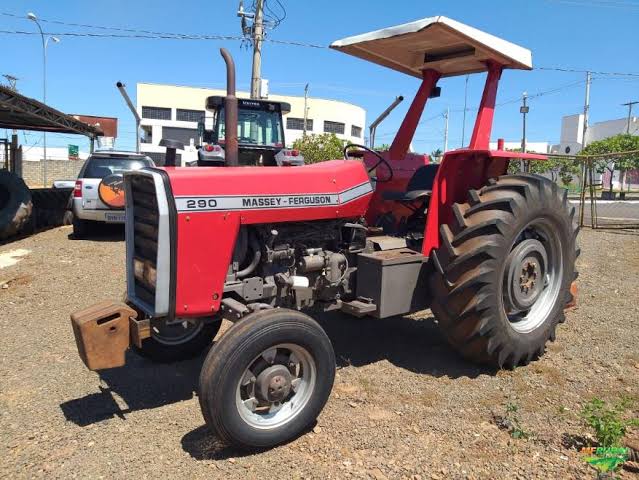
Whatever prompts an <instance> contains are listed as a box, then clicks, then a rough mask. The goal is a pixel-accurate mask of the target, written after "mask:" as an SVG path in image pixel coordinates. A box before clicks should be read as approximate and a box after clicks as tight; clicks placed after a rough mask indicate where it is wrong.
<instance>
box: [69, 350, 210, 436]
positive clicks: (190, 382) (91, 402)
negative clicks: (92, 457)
mask: <svg viewBox="0 0 639 480" xmlns="http://www.w3.org/2000/svg"><path fill="white" fill-rule="evenodd" d="M203 360H204V354H203V355H201V356H199V357H197V358H193V359H191V360H186V361H182V362H176V363H173V364H155V363H152V362H150V361H149V360H147V359H145V358H142V357H140V356H139V355H137V354H136V353H134V352H132V351H129V352H127V364H126V365H125V366H124V367H120V368H112V369H109V370H103V371H101V372H99V375H100V381H101V385H98V388H99V389H100V391H99V392H96V393H91V394H89V395H86V396H84V397H81V398H77V399H74V400H69V401H66V402H64V403H61V404H60V408H61V409H62V413H63V414H64V416H65V418H66V419H67V420H70V421H72V422H73V423H75V424H77V425H80V426H82V427H84V426H87V425H91V424H93V423H98V422H101V421H103V420H107V419H109V418H113V417H120V418H123V419H124V418H126V414H127V413H130V412H133V411H136V410H145V409H148V408H157V407H161V406H163V405H168V404H171V403H176V402H180V401H183V400H188V399H190V398H193V395H194V394H195V391H196V389H197V381H198V376H199V374H200V367H201V365H202V362H203ZM118 397H119V398H121V399H122V400H123V401H124V403H125V404H126V405H127V406H128V408H121V407H120V405H119V404H118Z"/></svg>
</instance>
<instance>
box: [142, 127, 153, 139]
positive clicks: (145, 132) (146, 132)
mask: <svg viewBox="0 0 639 480" xmlns="http://www.w3.org/2000/svg"><path fill="white" fill-rule="evenodd" d="M140 142H142V143H153V129H152V128H151V127H147V126H142V136H141V137H140Z"/></svg>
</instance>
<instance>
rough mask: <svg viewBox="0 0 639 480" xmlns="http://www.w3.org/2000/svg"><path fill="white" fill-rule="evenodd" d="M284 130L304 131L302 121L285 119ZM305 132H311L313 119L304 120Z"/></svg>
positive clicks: (290, 118)
mask: <svg viewBox="0 0 639 480" xmlns="http://www.w3.org/2000/svg"><path fill="white" fill-rule="evenodd" d="M286 128H287V129H288V130H304V119H303V118H293V117H288V118H287V119H286ZM306 130H309V131H313V119H312V118H307V119H306Z"/></svg>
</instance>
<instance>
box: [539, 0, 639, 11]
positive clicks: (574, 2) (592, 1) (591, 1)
mask: <svg viewBox="0 0 639 480" xmlns="http://www.w3.org/2000/svg"><path fill="white" fill-rule="evenodd" d="M548 1H554V2H555V3H563V4H565V5H571V6H574V7H612V8H625V9H631V10H632V9H637V8H639V3H634V2H627V1H620V0H618V1H615V0H612V1H605V0H548Z"/></svg>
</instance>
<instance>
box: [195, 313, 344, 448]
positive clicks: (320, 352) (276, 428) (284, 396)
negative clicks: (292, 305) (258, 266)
mask: <svg viewBox="0 0 639 480" xmlns="http://www.w3.org/2000/svg"><path fill="white" fill-rule="evenodd" d="M334 378H335V354H334V352H333V347H332V345H331V342H330V340H329V338H328V337H327V336H326V333H325V332H324V330H322V328H321V327H320V326H319V325H318V324H317V322H315V321H314V320H313V319H312V318H310V317H309V316H308V315H305V314H303V313H300V312H297V311H294V310H288V309H281V308H278V309H270V310H261V311H257V312H254V313H252V314H249V315H247V316H246V317H245V318H243V319H242V320H240V321H239V322H237V323H235V324H234V325H233V326H232V327H231V328H230V329H229V330H228V331H227V332H226V333H225V334H224V336H222V338H221V339H220V340H219V341H218V342H217V343H216V344H215V345H214V346H213V348H212V349H211V350H210V351H209V354H208V356H207V357H206V360H205V361H204V366H203V367H202V372H201V374H200V391H199V397H200V407H201V408H202V414H203V415H204V419H205V420H206V423H207V425H208V426H209V428H210V429H211V430H212V431H213V433H215V434H216V435H217V437H218V438H219V439H220V440H222V441H223V442H225V443H228V444H231V445H234V446H237V447H241V448H268V447H273V446H275V445H279V444H281V443H284V442H288V441H290V440H292V439H294V438H295V437H296V436H297V435H299V434H300V433H302V432H303V431H304V430H306V429H307V428H309V426H310V425H311V424H312V423H313V422H314V421H315V419H316V418H317V416H318V415H319V413H320V412H321V411H322V408H324V405H325V404H326V401H327V400H328V397H329V394H330V392H331V388H332V387H333V380H334Z"/></svg>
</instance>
